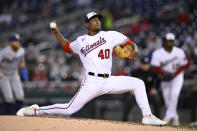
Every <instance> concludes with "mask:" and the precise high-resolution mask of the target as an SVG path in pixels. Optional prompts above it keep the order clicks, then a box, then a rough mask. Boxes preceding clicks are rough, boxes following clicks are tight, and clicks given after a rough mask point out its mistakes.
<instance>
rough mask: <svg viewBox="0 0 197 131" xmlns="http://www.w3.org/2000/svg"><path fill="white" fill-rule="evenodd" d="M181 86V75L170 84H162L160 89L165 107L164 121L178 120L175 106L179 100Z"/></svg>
mask: <svg viewBox="0 0 197 131" xmlns="http://www.w3.org/2000/svg"><path fill="white" fill-rule="evenodd" d="M182 85H183V73H181V74H179V75H177V76H176V77H175V78H174V79H173V80H172V81H170V82H162V83H161V88H162V93H163V98H164V101H165V106H166V114H165V119H169V120H170V119H175V120H178V119H179V116H178V113H177V104H178V99H179V94H180V91H181V88H182Z"/></svg>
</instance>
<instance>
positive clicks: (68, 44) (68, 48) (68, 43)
mask: <svg viewBox="0 0 197 131" xmlns="http://www.w3.org/2000/svg"><path fill="white" fill-rule="evenodd" d="M70 43H71V42H70V41H69V42H67V43H66V44H65V45H64V47H62V48H63V49H64V50H65V51H66V52H67V53H69V54H72V53H73V51H72V50H71V49H70Z"/></svg>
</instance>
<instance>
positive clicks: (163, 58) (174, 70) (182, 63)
mask: <svg viewBox="0 0 197 131" xmlns="http://www.w3.org/2000/svg"><path fill="white" fill-rule="evenodd" d="M174 41H175V35H174V34H173V33H167V34H166V36H165V40H164V42H163V47H162V48H160V49H157V50H156V51H154V52H153V57H152V60H151V64H152V66H154V68H155V70H156V71H157V72H158V74H159V75H160V76H161V79H162V82H161V88H162V93H163V98H164V101H165V106H166V109H167V111H166V114H165V118H164V120H165V121H166V122H167V123H169V122H170V121H171V120H172V124H173V125H174V126H178V125H179V117H178V113H177V103H178V98H179V94H180V91H181V88H182V85H183V70H184V69H185V67H187V63H188V62H187V59H186V57H185V53H184V52H183V50H182V49H180V48H178V47H176V46H174Z"/></svg>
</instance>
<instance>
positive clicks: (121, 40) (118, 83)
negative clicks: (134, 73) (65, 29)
mask: <svg viewBox="0 0 197 131" xmlns="http://www.w3.org/2000/svg"><path fill="white" fill-rule="evenodd" d="M101 18H102V15H100V14H97V13H95V12H91V13H88V14H87V15H86V17H85V26H86V28H87V29H88V33H87V34H85V35H82V36H79V37H78V38H77V39H76V40H75V41H73V42H70V41H68V40H67V39H65V38H64V37H63V36H62V35H61V34H60V32H59V31H58V28H57V26H56V23H55V22H52V23H50V28H51V30H52V32H53V33H54V35H55V36H56V38H57V39H58V41H59V43H60V45H61V46H62V48H63V49H64V51H66V52H67V53H71V54H72V53H75V54H78V55H79V57H80V59H81V61H82V63H83V66H84V68H85V70H86V73H85V75H84V79H83V81H82V83H81V88H80V89H79V91H78V92H77V93H76V95H75V96H74V97H73V99H72V100H71V101H70V102H69V103H65V104H54V105H50V106H43V107H39V106H38V105H32V106H30V107H27V108H22V109H20V110H19V111H18V112H17V115H19V116H35V115H37V116H43V115H60V116H69V115H71V114H73V113H75V112H77V111H79V110H80V109H81V108H82V107H83V106H84V105H85V104H86V103H87V102H89V101H90V100H92V99H93V98H95V97H97V96H100V95H103V94H119V93H123V92H128V91H134V92H135V97H136V101H137V103H138V105H139V107H140V109H141V111H142V114H143V116H144V117H143V119H142V123H143V124H147V125H166V122H164V121H161V120H159V119H158V118H156V117H155V116H154V115H152V113H151V110H150V107H149V103H148V100H147V95H146V90H145V85H144V82H143V81H142V80H140V79H138V78H134V77H128V76H112V75H111V68H112V52H113V50H115V52H116V53H117V54H118V55H119V56H120V58H123V59H130V60H135V59H136V57H137V46H136V44H134V43H133V42H131V41H130V40H129V39H128V38H127V37H126V36H125V35H123V34H121V33H119V32H116V31H101V21H100V20H101Z"/></svg>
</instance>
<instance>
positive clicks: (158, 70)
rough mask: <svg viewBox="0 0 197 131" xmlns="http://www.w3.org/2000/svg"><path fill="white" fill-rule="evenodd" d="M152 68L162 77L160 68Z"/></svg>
mask: <svg viewBox="0 0 197 131" xmlns="http://www.w3.org/2000/svg"><path fill="white" fill-rule="evenodd" d="M153 68H154V69H155V71H156V72H157V73H158V74H159V75H162V74H163V71H162V69H161V68H160V67H158V66H153Z"/></svg>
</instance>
